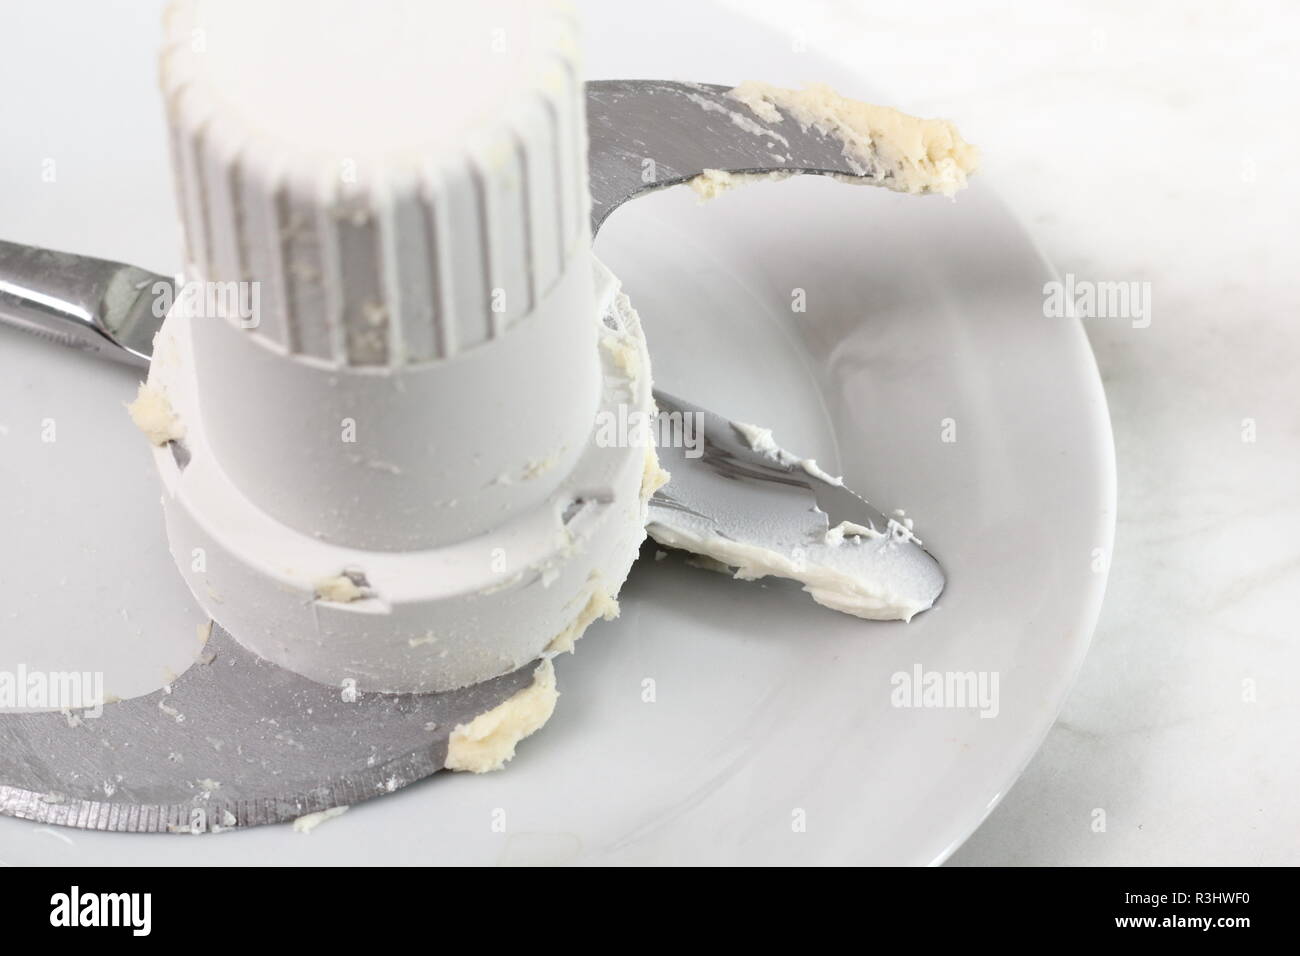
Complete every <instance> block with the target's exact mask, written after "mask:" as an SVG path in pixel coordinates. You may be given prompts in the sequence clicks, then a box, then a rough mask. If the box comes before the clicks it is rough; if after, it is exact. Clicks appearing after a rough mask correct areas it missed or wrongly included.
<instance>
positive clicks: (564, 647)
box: [546, 587, 618, 654]
mask: <svg viewBox="0 0 1300 956" xmlns="http://www.w3.org/2000/svg"><path fill="white" fill-rule="evenodd" d="M598 617H603V618H604V619H605V620H607V621H612V620H614V618H616V617H618V601H617V600H616V599H615V598H614V597H612V596H611V595H609V594H608V593H606V592H605V591H602V590H600V589H599V587H597V589H596V590H594V591H592V592H591V597H590V598H588V599H587V603H586V605H585V606H584V607H583V609H582V611H581V612H580V613H579V614H578V616H577V617H575V618H574V619H573V622H572V623H571V624H569V626H568V627H566V628H565V629H564V630H562V631H561V632H560V633H559V634H556V635H555V637H553V638H551V643H549V644H547V645H546V651H547V653H548V654H563V653H564V652H565V651H568V652H569V653H570V654H572V653H573V647H574V645H575V644H576V643H577V642H578V638H580V637H582V635H583V634H584V633H586V631H587V628H588V627H590V626H591V624H592V622H593V621H595V620H596V618H598Z"/></svg>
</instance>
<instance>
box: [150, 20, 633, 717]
mask: <svg viewBox="0 0 1300 956" xmlns="http://www.w3.org/2000/svg"><path fill="white" fill-rule="evenodd" d="M167 31H168V39H167V45H166V48H165V50H164V54H163V62H162V73H163V89H164V93H165V95H166V99H167V107H168V118H169V122H170V126H171V130H172V139H173V146H174V150H175V155H174V166H175V169H176V173H177V181H178V187H179V195H180V205H181V209H182V219H183V225H184V232H185V240H186V250H187V256H186V259H187V266H186V274H185V276H184V277H183V278H184V279H185V280H186V281H187V282H197V283H203V284H207V285H208V286H212V285H213V284H215V283H228V282H244V283H256V290H257V292H256V298H255V299H253V300H252V301H257V302H258V303H259V304H260V309H259V310H258V312H257V315H256V316H255V318H256V324H255V326H254V325H253V324H252V323H251V322H248V321H243V320H242V317H241V316H239V315H228V316H224V317H222V316H211V315H205V316H201V317H195V316H193V315H191V314H189V313H186V312H184V311H183V310H181V309H174V310H173V312H172V314H171V315H169V317H168V319H167V322H166V323H165V325H164V328H163V331H162V333H161V335H160V337H159V341H158V342H157V343H156V346H155V361H154V365H153V368H152V369H151V372H150V379H149V382H150V385H151V386H153V387H155V388H158V389H160V390H162V391H163V392H164V393H165V394H166V396H167V398H168V399H169V401H170V402H171V405H172V408H173V409H174V411H175V413H176V414H177V416H178V417H179V418H180V420H181V423H182V424H183V426H184V428H185V438H184V440H183V445H184V449H183V451H180V450H178V451H179V453H176V452H174V451H173V450H171V449H168V448H163V449H160V450H159V451H158V453H157V460H158V465H159V468H160V471H161V473H162V475H163V480H164V484H165V486H166V489H167V494H166V496H165V498H164V506H165V511H166V516H167V526H168V534H169V538H170V541H171V547H172V550H173V554H174V555H175V557H176V560H177V564H178V566H179V567H180V569H181V571H182V573H183V574H184V575H185V577H186V579H187V581H188V582H189V584H190V587H191V589H192V590H193V591H194V594H195V596H196V597H197V599H198V600H199V602H200V603H201V604H202V605H203V606H204V608H205V609H206V610H207V611H208V612H209V613H210V614H211V616H212V617H213V618H214V619H215V620H216V621H217V622H219V623H220V624H221V625H223V626H224V627H226V628H227V629H228V630H229V631H230V632H231V634H232V635H233V636H234V637H235V638H236V639H237V640H239V641H240V642H241V643H243V644H244V645H245V646H247V647H249V648H250V649H251V650H253V651H255V652H256V653H258V654H261V655H262V656H264V657H267V658H269V659H271V660H273V661H275V662H276V663H279V664H281V665H283V666H285V667H288V668H290V669H291V670H294V671H296V672H298V673H301V674H303V675H305V676H307V677H310V678H313V679H316V680H320V681H323V682H328V683H339V682H344V681H353V682H355V684H356V686H357V687H358V688H360V689H363V690H383V691H394V692H397V691H401V692H406V691H413V692H423V691H437V690H446V689H450V688H454V687H460V686H465V685H467V684H471V683H475V682H478V681H481V680H485V679H487V678H490V677H494V676H497V675H499V674H502V673H506V672H509V671H511V670H514V669H516V668H517V667H520V666H522V665H523V664H525V663H527V662H528V661H529V660H532V659H534V658H536V657H537V656H538V655H539V654H542V653H543V652H545V650H546V648H547V646H548V645H549V644H550V643H551V642H552V640H553V639H554V638H556V636H557V635H560V634H562V633H564V632H565V631H566V629H567V628H568V627H569V625H570V624H572V623H573V621H574V620H575V619H576V618H579V617H581V616H582V612H583V611H584V609H585V608H586V607H587V606H588V605H589V603H590V602H591V600H592V598H593V596H595V597H596V598H603V597H604V596H606V595H612V594H613V593H616V592H617V590H618V588H619V586H620V585H621V583H622V581H623V579H624V577H626V574H627V571H628V568H629V566H630V564H631V562H632V560H633V559H634V557H635V555H636V551H637V548H638V547H639V545H640V542H641V540H642V539H643V537H644V533H643V530H642V528H643V525H644V505H645V502H644V499H645V496H644V495H643V494H642V485H643V480H642V479H643V473H644V472H645V469H646V455H647V450H646V449H645V448H642V447H598V446H597V445H596V444H595V442H594V437H595V434H596V431H595V424H596V421H597V416H598V413H604V414H608V415H616V416H626V415H627V414H628V413H629V412H639V413H642V414H644V413H645V412H646V411H648V410H649V409H650V408H651V394H650V378H649V368H650V367H649V360H648V357H647V356H646V352H645V344H644V339H643V337H642V334H641V330H640V326H639V323H638V322H637V320H636V316H635V314H634V313H633V312H632V311H631V309H630V307H629V306H628V305H627V301H626V297H623V296H621V294H619V293H618V291H617V282H616V280H614V279H613V277H612V276H611V275H610V274H609V273H608V272H607V270H605V269H604V268H603V267H601V266H599V264H597V263H595V261H594V260H593V258H592V256H591V253H590V234H589V228H588V225H587V211H588V203H589V200H588V197H587V191H586V175H585V155H584V152H585V151H584V117H583V99H582V86H581V83H580V81H579V78H578V72H577V66H576V63H575V56H576V43H575V41H574V31H573V24H572V22H571V20H570V18H569V15H568V14H567V13H565V12H564V11H563V10H562V9H560V8H558V7H556V6H552V5H551V4H548V3H539V2H527V0H515V2H505V0H494V2H490V3H475V4H463V5H462V4H458V5H444V4H411V3H403V2H398V0H378V2H375V0H371V2H368V3H358V2H341V0H336V2H313V3H286V4H266V3H260V2H251V0H220V2H204V0H187V2H182V3H179V4H177V5H175V6H174V7H173V8H172V10H171V12H170V14H169V17H168V24H167ZM593 277H594V278H593ZM251 288H252V287H251V286H250V287H248V289H251ZM248 299H249V296H248V294H247V290H246V291H245V300H246V301H248ZM248 326H252V327H248ZM650 454H651V455H652V452H651V453H650ZM180 462H184V465H183V466H182V465H181V464H180ZM653 470H654V469H652V471H653ZM340 576H346V578H347V580H348V581H350V582H352V583H353V584H354V585H355V586H356V587H354V588H352V589H351V590H352V592H353V593H350V594H341V593H336V592H335V591H333V590H332V589H330V588H328V587H322V582H327V581H329V580H331V579H333V580H338V579H339V578H340ZM344 590H348V589H346V588H345V589H344ZM358 591H359V594H358V593H357V592H358ZM345 598H355V599H353V600H345Z"/></svg>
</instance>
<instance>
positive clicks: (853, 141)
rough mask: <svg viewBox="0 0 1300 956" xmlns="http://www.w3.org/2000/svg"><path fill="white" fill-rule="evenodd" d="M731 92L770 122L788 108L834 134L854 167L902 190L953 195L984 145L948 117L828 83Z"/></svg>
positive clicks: (750, 86)
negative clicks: (866, 99)
mask: <svg viewBox="0 0 1300 956" xmlns="http://www.w3.org/2000/svg"><path fill="white" fill-rule="evenodd" d="M728 96H730V97H731V98H732V99H734V100H736V101H737V102H739V103H742V104H744V105H745V106H747V107H749V109H750V110H752V111H753V113H754V114H755V115H756V116H758V117H760V118H762V119H764V120H766V121H768V122H770V123H776V122H780V121H781V120H782V118H783V112H784V113H786V114H789V116H790V117H791V118H792V119H794V120H795V121H796V122H797V123H798V124H799V125H800V126H801V127H803V128H804V129H808V128H810V127H812V128H815V129H817V131H818V132H820V133H822V134H824V135H828V136H834V137H835V138H836V139H838V140H839V141H840V143H841V145H842V146H843V152H844V156H845V157H846V158H847V159H848V160H849V163H850V165H851V166H853V167H854V170H855V172H857V173H858V174H859V175H862V176H871V177H873V179H875V180H877V181H878V182H879V183H880V185H883V186H887V187H888V188H890V189H894V190H897V191H898V192H905V193H927V192H937V193H943V194H944V195H945V196H951V195H953V193H955V192H957V190H959V189H961V188H962V187H963V186H965V185H966V178H967V176H968V175H969V174H970V173H972V172H974V171H975V168H976V167H977V166H978V165H979V150H978V149H977V148H976V147H974V146H972V145H971V144H970V143H968V142H966V141H965V140H964V139H962V137H961V134H960V133H958V132H957V128H956V127H955V126H953V124H952V123H950V122H948V121H947V120H941V119H920V118H918V117H915V116H909V115H908V114H907V113H902V112H899V111H898V110H896V109H891V108H890V107H888V106H873V105H872V104H870V103H862V102H860V101H858V100H851V99H847V98H846V97H843V96H840V95H839V94H838V93H836V92H835V91H834V90H832V89H831V88H830V87H829V86H827V85H826V84H824V83H813V84H809V86H808V88H807V89H803V90H784V89H780V88H778V87H775V86H770V85H768V84H767V83H759V82H755V81H749V82H746V83H742V84H740V86H737V87H736V88H735V89H734V90H732V91H731V92H730V93H729V94H728ZM846 181H847V182H852V181H853V180H852V179H848V180H846Z"/></svg>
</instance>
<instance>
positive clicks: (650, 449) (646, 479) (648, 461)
mask: <svg viewBox="0 0 1300 956" xmlns="http://www.w3.org/2000/svg"><path fill="white" fill-rule="evenodd" d="M671 477H672V475H670V474H669V473H668V472H666V471H664V469H663V467H662V466H661V465H660V464H659V453H658V452H656V451H655V447H654V445H648V446H647V447H646V450H645V470H644V471H643V472H642V473H641V503H642V504H645V503H646V502H647V501H649V500H650V499H651V498H652V497H653V496H654V493H655V492H656V491H658V490H659V489H660V488H662V487H663V486H664V485H666V484H668V480H669V479H670V478H671Z"/></svg>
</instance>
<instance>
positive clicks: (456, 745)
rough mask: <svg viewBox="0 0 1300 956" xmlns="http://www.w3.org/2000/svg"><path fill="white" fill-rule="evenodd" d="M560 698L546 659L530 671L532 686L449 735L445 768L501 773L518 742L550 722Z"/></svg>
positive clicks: (553, 668)
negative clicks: (496, 771)
mask: <svg viewBox="0 0 1300 956" xmlns="http://www.w3.org/2000/svg"><path fill="white" fill-rule="evenodd" d="M559 696H560V692H559V691H558V690H556V689H555V666H554V665H553V664H552V663H551V661H550V659H549V658H548V659H546V660H543V661H542V662H541V663H539V664H538V665H537V670H535V671H533V682H532V684H530V685H529V686H528V687H525V688H524V689H523V690H521V691H519V692H518V693H517V694H515V695H514V696H513V697H511V698H510V699H509V700H507V701H505V702H504V703H501V704H498V705H497V706H496V707H493V708H492V709H491V710H489V711H488V712H487V713H485V714H479V715H478V716H477V717H475V718H474V719H473V720H472V721H470V722H469V723H468V724H460V725H459V726H457V727H456V729H455V730H453V731H452V732H451V738H450V739H449V740H448V742H447V762H446V764H445V765H444V766H446V768H447V769H448V770H468V771H470V772H471V773H488V772H489V771H492V770H500V769H501V768H502V767H504V766H505V765H506V762H507V761H508V760H510V758H511V757H513V756H514V755H515V747H516V746H517V745H518V743H519V741H521V740H523V739H524V738H525V737H527V736H529V735H530V734H532V733H534V732H535V731H537V730H538V729H539V728H541V726H542V725H543V724H545V723H546V722H547V721H548V720H550V719H551V714H553V713H554V712H555V701H556V699H557V698H558V697H559Z"/></svg>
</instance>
